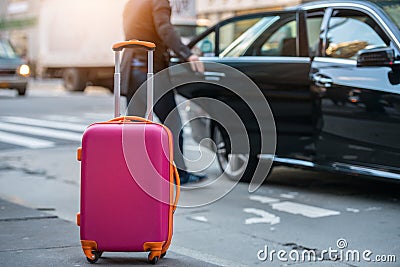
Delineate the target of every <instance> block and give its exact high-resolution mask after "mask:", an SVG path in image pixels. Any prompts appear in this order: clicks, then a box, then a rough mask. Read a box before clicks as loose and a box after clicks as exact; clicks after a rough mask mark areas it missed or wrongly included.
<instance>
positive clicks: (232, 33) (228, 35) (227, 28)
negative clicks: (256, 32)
mask: <svg viewBox="0 0 400 267" xmlns="http://www.w3.org/2000/svg"><path fill="white" fill-rule="evenodd" d="M260 19H261V18H251V19H245V20H239V21H235V22H232V23H228V24H225V25H223V26H222V27H221V28H220V31H219V49H220V52H223V51H224V50H225V49H226V48H227V47H228V46H229V45H230V44H231V43H232V42H233V41H235V40H236V39H237V38H238V37H239V36H241V35H242V34H243V33H244V32H246V31H247V30H248V29H249V28H250V27H252V26H253V25H254V24H256V23H257V22H258V21H260Z"/></svg>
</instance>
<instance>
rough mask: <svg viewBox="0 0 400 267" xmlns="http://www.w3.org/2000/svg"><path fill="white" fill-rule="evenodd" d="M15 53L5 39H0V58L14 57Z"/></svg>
mask: <svg viewBox="0 0 400 267" xmlns="http://www.w3.org/2000/svg"><path fill="white" fill-rule="evenodd" d="M15 57H17V55H16V54H15V52H14V50H13V48H12V47H11V45H10V43H9V42H8V41H7V40H0V58H15Z"/></svg>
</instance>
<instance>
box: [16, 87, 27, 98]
mask: <svg viewBox="0 0 400 267" xmlns="http://www.w3.org/2000/svg"><path fill="white" fill-rule="evenodd" d="M17 91H18V95H19V96H24V95H25V94H26V86H24V87H21V88H18V89H17Z"/></svg>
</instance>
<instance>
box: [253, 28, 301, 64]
mask: <svg viewBox="0 0 400 267" xmlns="http://www.w3.org/2000/svg"><path fill="white" fill-rule="evenodd" d="M296 38H297V23H296V21H295V20H292V21H290V22H288V23H286V24H285V25H283V26H282V27H280V28H279V29H278V30H276V31H275V32H274V33H273V34H272V35H271V36H270V37H269V38H268V39H267V40H266V41H265V42H264V43H263V44H262V46H261V48H260V51H259V53H257V55H258V56H290V57H294V56H296V51H297V49H296V46H297V45H296V44H297V42H296Z"/></svg>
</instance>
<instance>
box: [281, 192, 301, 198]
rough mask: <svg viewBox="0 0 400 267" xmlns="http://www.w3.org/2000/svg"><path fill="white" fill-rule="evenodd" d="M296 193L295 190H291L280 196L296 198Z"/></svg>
mask: <svg viewBox="0 0 400 267" xmlns="http://www.w3.org/2000/svg"><path fill="white" fill-rule="evenodd" d="M296 195H297V193H295V192H290V193H287V194H280V195H279V196H280V197H281V198H288V199H294V198H295V197H296Z"/></svg>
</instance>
